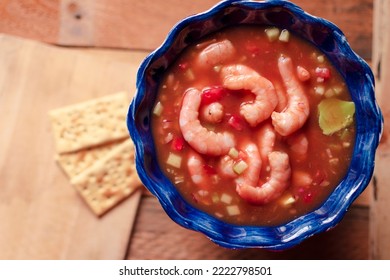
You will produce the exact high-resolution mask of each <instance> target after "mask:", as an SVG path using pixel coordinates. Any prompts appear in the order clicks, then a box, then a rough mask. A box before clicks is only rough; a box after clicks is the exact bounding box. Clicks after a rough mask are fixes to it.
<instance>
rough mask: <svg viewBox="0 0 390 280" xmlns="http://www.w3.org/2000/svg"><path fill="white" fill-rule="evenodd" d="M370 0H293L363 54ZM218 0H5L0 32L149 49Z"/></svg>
mask: <svg viewBox="0 0 390 280" xmlns="http://www.w3.org/2000/svg"><path fill="white" fill-rule="evenodd" d="M372 1H373V0H329V1H311V0H296V1H294V2H295V3H296V4H297V5H299V6H301V7H302V8H303V9H304V10H306V11H308V12H309V13H312V14H313V15H316V16H320V17H324V18H326V19H328V20H330V21H332V22H334V23H335V24H337V25H338V26H339V27H340V28H341V29H342V30H343V31H344V32H345V34H346V37H347V38H348V40H349V41H350V43H351V45H352V47H353V48H354V49H355V51H357V53H359V54H360V55H361V56H363V58H365V59H370V57H371V41H372V28H371V26H372ZM216 3H218V0H198V1H181V0H166V1H153V0H144V1H137V0H128V1H122V0H86V1H73V0H53V1H50V0H41V1H37V0H34V1H28V2H26V1H22V0H5V1H2V2H1V3H0V32H3V33H7V34H14V35H18V36H23V37H28V38H34V39H37V40H41V41H45V42H50V43H56V44H62V45H67V46H97V47H110V48H111V47H113V48H130V49H146V50H152V49H154V48H156V47H157V46H159V45H160V44H161V43H162V41H163V40H164V38H165V37H166V35H167V33H168V31H169V30H170V29H171V28H172V27H173V25H174V24H175V23H176V22H177V21H179V20H180V19H182V18H184V17H186V16H189V15H191V14H194V13H198V12H201V11H205V10H207V9H208V8H210V7H212V6H213V5H215V4H216Z"/></svg>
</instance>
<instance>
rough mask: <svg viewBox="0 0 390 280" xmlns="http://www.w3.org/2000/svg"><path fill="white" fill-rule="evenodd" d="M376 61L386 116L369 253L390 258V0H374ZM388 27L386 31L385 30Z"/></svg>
mask: <svg viewBox="0 0 390 280" xmlns="http://www.w3.org/2000/svg"><path fill="white" fill-rule="evenodd" d="M374 3H375V5H374V7H375V10H374V13H375V22H374V23H375V24H374V41H373V50H374V52H373V65H374V72H375V78H376V93H377V96H378V103H379V106H380V107H381V109H382V113H383V116H384V119H385V125H384V130H383V136H382V141H381V143H380V145H379V148H378V151H377V159H376V162H375V172H374V173H375V174H374V176H375V177H374V188H373V195H372V201H371V208H370V210H371V212H370V257H371V258H372V259H390V243H389V240H390V224H389V221H390V214H389V201H390V188H389V181H390V175H389V164H390V158H389V152H390V142H389V136H390V127H389V125H388V124H387V123H386V121H387V120H389V119H390V105H389V104H390V103H389V102H390V96H389V94H388V91H389V88H390V70H389V68H390V33H389V31H388V30H390V1H387V0H375V1H374ZM386 30H387V31H386Z"/></svg>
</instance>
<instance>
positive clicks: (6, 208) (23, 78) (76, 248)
mask: <svg viewBox="0 0 390 280" xmlns="http://www.w3.org/2000/svg"><path fill="white" fill-rule="evenodd" d="M144 55H145V53H140V54H138V53H137V54H135V55H131V54H128V57H129V58H128V59H126V60H124V59H122V58H121V61H122V62H119V61H118V60H116V59H115V58H114V59H111V58H110V55H109V53H108V52H105V54H104V55H102V56H100V55H99V53H97V52H95V54H94V55H93V54H92V53H90V54H89V55H86V54H83V52H81V51H77V50H71V49H64V48H58V47H52V46H47V45H44V44H40V43H36V42H33V41H28V40H24V39H18V38H15V37H10V36H6V35H0V61H1V62H2V65H1V67H0V112H2V117H1V118H0V130H1V133H2V135H1V137H0V193H1V195H0V221H1V224H0V248H1V250H0V259H122V258H123V256H124V255H125V252H126V248H127V244H128V239H129V236H130V235H131V230H132V225H133V221H134V217H135V214H136V212H137V208H138V202H139V199H140V195H141V192H138V193H137V194H136V195H134V196H132V197H131V198H130V199H128V200H126V201H125V202H124V203H122V204H120V206H118V207H117V208H115V209H114V210H112V211H110V212H109V213H107V214H106V215H105V216H103V217H102V218H101V219H98V218H96V217H95V215H94V214H93V213H92V212H91V211H90V210H89V208H88V207H87V206H86V205H85V204H84V202H83V200H82V199H81V198H80V197H79V196H78V194H77V193H76V191H75V190H74V189H73V188H72V187H71V185H70V183H69V180H68V179H67V177H66V175H65V174H64V173H63V172H62V171H61V169H60V168H59V167H58V166H57V165H56V163H55V161H54V153H55V151H54V139H53V135H52V131H51V127H50V122H49V118H48V115H47V112H48V111H49V110H51V109H54V108H58V107H62V106H65V105H69V104H73V103H76V102H80V101H84V100H88V99H90V98H92V97H99V96H103V95H106V94H110V93H114V92H116V91H120V90H128V91H129V92H133V91H134V88H135V86H134V85H135V71H136V69H137V67H138V64H139V62H140V60H141V59H142V58H143V57H144ZM113 57H117V56H115V55H113ZM123 61H125V62H126V63H125V62H123Z"/></svg>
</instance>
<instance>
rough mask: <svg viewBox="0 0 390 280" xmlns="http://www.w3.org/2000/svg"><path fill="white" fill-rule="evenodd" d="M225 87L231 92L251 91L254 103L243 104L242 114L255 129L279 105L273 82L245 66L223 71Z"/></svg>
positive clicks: (238, 65) (231, 66)
mask: <svg viewBox="0 0 390 280" xmlns="http://www.w3.org/2000/svg"><path fill="white" fill-rule="evenodd" d="M221 74H222V79H223V86H224V87H226V88H228V89H231V90H239V89H245V90H250V91H251V92H252V93H253V94H254V95H255V96H256V98H255V100H254V101H253V102H247V103H243V104H241V107H240V114H241V115H242V116H243V117H244V119H245V120H246V121H247V122H248V123H249V124H250V125H251V126H252V127H255V126H257V125H258V124H259V123H261V122H262V121H264V120H266V119H268V118H269V116H270V115H271V113H272V112H273V111H274V109H275V107H276V105H277V104H278V97H277V95H276V91H275V88H274V86H273V84H272V83H271V81H269V80H268V79H266V78H264V77H263V76H261V75H260V74H258V73H257V72H256V71H255V70H253V69H251V68H249V67H247V66H245V65H240V64H237V65H230V66H226V67H224V68H222V70H221Z"/></svg>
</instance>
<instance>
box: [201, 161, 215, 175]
mask: <svg viewBox="0 0 390 280" xmlns="http://www.w3.org/2000/svg"><path fill="white" fill-rule="evenodd" d="M203 169H204V171H205V172H206V174H207V175H215V174H217V170H215V168H214V167H212V166H210V165H208V164H204V165H203Z"/></svg>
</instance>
